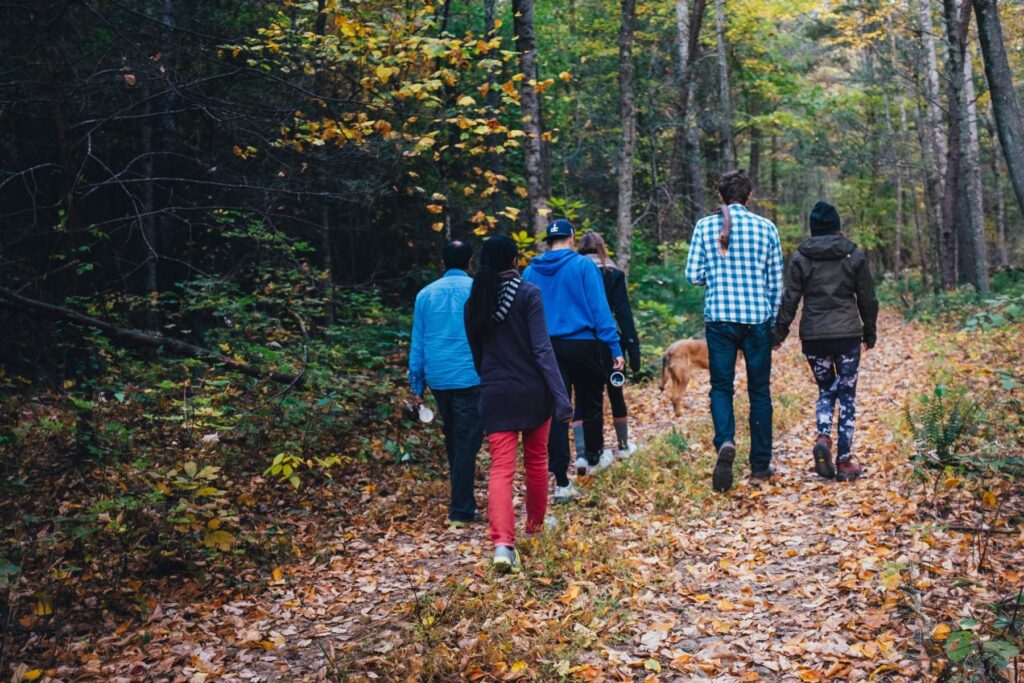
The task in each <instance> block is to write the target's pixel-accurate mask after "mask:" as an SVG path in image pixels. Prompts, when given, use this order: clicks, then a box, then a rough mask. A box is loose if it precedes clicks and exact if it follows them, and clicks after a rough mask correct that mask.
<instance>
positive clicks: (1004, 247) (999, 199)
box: [992, 154, 1010, 268]
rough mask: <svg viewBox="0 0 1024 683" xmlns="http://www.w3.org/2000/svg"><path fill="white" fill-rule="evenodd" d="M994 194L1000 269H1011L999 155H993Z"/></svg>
mask: <svg viewBox="0 0 1024 683" xmlns="http://www.w3.org/2000/svg"><path fill="white" fill-rule="evenodd" d="M992 178H993V179H994V180H993V183H992V186H993V187H992V193H993V194H994V195H995V204H996V234H997V235H999V267H1000V268H1009V267H1010V245H1009V243H1008V242H1007V241H1006V198H1005V197H1004V196H1003V173H1002V170H1001V169H1000V163H999V155H998V154H993V155H992Z"/></svg>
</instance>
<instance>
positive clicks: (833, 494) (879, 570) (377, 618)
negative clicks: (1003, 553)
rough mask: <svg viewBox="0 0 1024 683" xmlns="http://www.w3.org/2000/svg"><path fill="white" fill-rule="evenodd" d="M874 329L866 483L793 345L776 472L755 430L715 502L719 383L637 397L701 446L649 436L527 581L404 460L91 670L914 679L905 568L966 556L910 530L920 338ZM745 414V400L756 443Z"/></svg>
mask: <svg viewBox="0 0 1024 683" xmlns="http://www.w3.org/2000/svg"><path fill="white" fill-rule="evenodd" d="M879 329H880V335H879V336H880V339H881V342H880V344H879V346H878V347H877V349H875V350H872V351H870V352H868V353H867V354H866V355H865V359H864V363H863V368H862V372H861V376H860V392H859V406H858V407H859V411H860V413H859V416H858V432H857V436H856V445H855V448H856V452H857V453H858V455H859V456H860V457H861V458H862V460H863V462H864V463H865V464H866V466H867V468H868V472H867V474H866V476H865V477H864V478H862V479H861V480H859V481H857V482H855V483H851V484H836V483H834V482H826V481H823V480H820V479H818V478H817V477H816V476H815V475H814V473H813V469H812V467H811V464H810V458H809V455H808V453H809V449H810V445H811V441H810V439H811V435H812V431H813V427H812V425H813V421H812V419H813V397H814V396H815V395H816V394H815V392H814V388H813V384H812V381H811V377H810V373H809V371H808V370H807V368H806V366H805V364H804V360H803V357H802V356H801V355H800V353H799V343H798V342H796V341H795V340H790V341H788V342H787V344H786V345H785V346H784V348H783V350H782V351H781V352H779V353H777V355H776V367H775V370H774V380H773V391H774V400H775V405H776V422H777V424H779V425H781V428H777V429H776V461H775V466H776V469H777V470H778V471H779V473H780V476H779V477H777V481H776V483H774V484H772V485H770V486H767V485H754V484H750V483H749V482H748V480H747V476H746V475H747V464H746V459H745V444H744V443H743V442H742V441H741V442H740V444H739V454H740V457H738V458H737V474H738V475H739V476H738V478H737V486H736V488H734V489H733V491H732V492H731V493H730V494H729V495H728V496H724V497H723V496H715V495H711V494H710V493H709V492H708V490H707V489H708V488H709V485H710V482H709V479H710V461H709V460H708V458H707V456H705V455H703V454H704V453H705V451H707V450H708V446H707V443H706V442H707V441H708V438H707V427H706V423H707V422H708V421H709V419H708V416H707V412H706V391H707V381H706V375H705V376H704V377H703V378H702V381H700V382H698V383H697V385H696V386H693V387H692V388H691V391H690V392H689V394H688V397H687V403H688V406H689V408H688V410H687V411H686V415H685V417H684V418H683V419H682V420H680V421H678V422H675V423H674V421H673V420H671V419H670V415H671V409H670V407H669V406H668V404H667V401H663V400H661V399H660V397H658V395H657V389H656V385H653V384H648V385H646V386H643V387H633V388H632V389H631V392H632V402H631V404H630V405H631V407H632V408H633V412H634V415H635V419H634V424H635V431H636V433H637V434H638V435H639V436H640V438H641V440H642V441H645V442H648V443H652V442H653V441H654V440H655V435H657V434H659V433H663V432H665V431H666V430H668V429H670V428H671V427H672V426H673V423H674V426H675V427H676V428H677V429H678V430H679V431H680V432H681V433H683V434H686V435H687V436H688V437H689V442H690V446H689V449H688V451H687V452H686V453H683V454H682V457H681V459H680V456H679V454H678V453H677V452H673V449H671V448H666V447H664V445H663V446H662V447H661V448H660V449H658V448H653V447H652V448H644V449H642V450H641V451H640V452H639V453H638V454H637V455H636V456H634V457H633V458H632V459H630V460H629V461H626V462H622V463H617V464H616V465H615V467H614V468H613V469H612V470H611V471H609V472H606V473H602V474H599V475H597V476H595V477H591V479H590V480H589V481H585V482H583V487H584V489H585V492H586V494H587V495H585V496H584V498H583V500H582V501H581V502H580V503H579V504H578V505H575V506H571V507H565V508H559V509H556V510H555V514H556V515H557V517H558V522H559V523H558V527H557V528H556V530H554V531H552V532H549V533H548V534H546V535H545V537H544V538H542V539H541V540H540V541H539V542H533V543H530V542H528V543H525V544H524V545H523V554H524V561H525V565H526V570H525V571H524V573H523V574H522V575H521V576H518V577H496V576H494V575H492V574H491V572H490V571H489V567H488V560H489V558H490V543H489V541H488V539H487V531H486V526H476V527H473V528H469V529H464V530H459V531H450V530H448V529H447V527H446V526H444V525H443V520H444V485H443V482H439V481H423V480H421V479H418V478H417V476H416V474H415V471H414V469H409V470H406V474H405V475H404V476H402V477H400V478H399V479H398V481H397V482H395V483H394V487H393V489H390V490H386V488H385V484H384V483H383V482H381V483H378V484H376V485H375V484H369V485H367V486H365V487H364V491H363V497H362V501H361V502H360V504H359V506H358V507H353V508H352V509H351V510H350V511H348V513H345V514H342V515H341V516H339V517H338V519H337V520H320V523H321V524H324V525H330V524H334V523H337V524H338V528H337V530H336V533H334V536H333V538H334V541H333V543H332V544H330V545H329V546H325V547H324V548H323V551H322V553H320V554H319V555H318V556H316V557H307V558H301V559H300V560H299V561H298V562H297V563H295V564H293V565H291V566H283V567H281V568H280V569H274V570H271V569H268V570H267V572H268V575H269V576H268V579H267V583H268V585H267V588H266V589H265V590H264V591H263V592H261V593H255V594H241V595H234V596H231V597H229V598H225V599H224V600H223V601H217V602H213V603H211V602H205V603H202V604H194V605H184V604H163V605H160V606H159V608H157V609H156V610H155V611H154V612H153V613H152V614H151V616H150V619H149V623H147V624H144V625H143V626H142V627H141V628H140V629H139V631H138V632H130V631H129V632H126V633H118V634H116V635H112V636H110V637H109V638H107V639H105V640H103V641H101V642H100V643H98V644H97V646H96V647H95V649H94V650H93V651H92V652H91V653H88V654H86V653H83V659H84V668H83V670H82V675H83V677H87V674H89V673H91V674H93V675H95V679H96V680H99V679H101V678H102V679H105V680H141V679H159V680H165V678H166V679H167V680H170V679H175V680H196V681H198V680H251V681H257V680H260V681H270V680H304V679H306V678H310V679H314V678H327V679H346V680H364V679H376V678H379V679H381V680H390V679H395V678H399V677H400V678H401V679H405V678H408V677H411V678H412V679H413V680H415V679H416V678H417V677H418V676H420V675H425V674H426V673H427V672H435V673H436V672H437V671H439V670H440V669H439V664H438V662H442V661H443V662H447V663H448V665H449V666H450V669H449V673H448V674H447V675H440V674H438V676H439V679H441V680H455V679H459V678H463V677H464V678H465V679H468V680H513V679H518V678H523V679H535V680H547V679H549V678H550V677H551V676H553V675H555V673H556V672H557V674H561V675H565V676H567V678H569V679H572V680H644V679H647V678H649V679H650V680H699V679H704V678H707V679H712V680H719V681H737V680H738V681H754V680H803V681H817V680H828V679H850V680H860V679H869V678H872V677H873V679H874V680H894V679H895V680H908V679H913V678H916V676H915V675H914V674H913V672H914V671H916V668H915V667H916V666H917V663H916V662H915V661H914V660H912V659H908V657H907V655H906V654H905V653H906V650H905V647H904V645H906V644H907V643H908V642H910V640H911V639H912V638H913V637H914V636H913V633H914V628H913V627H915V626H917V627H918V631H917V632H920V629H921V628H927V625H922V624H916V625H915V624H914V623H913V622H912V621H911V622H908V621H907V618H906V617H905V616H900V615H899V614H897V608H896V600H895V598H894V597H893V595H894V593H895V589H896V588H897V586H898V585H899V584H900V583H901V582H902V581H903V580H906V579H907V578H908V577H907V576H906V575H905V574H906V570H905V569H904V567H905V566H906V564H907V563H908V562H911V561H912V562H913V563H915V565H916V566H919V567H920V566H925V567H927V566H934V567H937V568H941V567H948V566H949V562H951V561H955V558H951V556H950V555H949V552H950V547H946V546H944V542H947V541H948V542H949V543H952V541H949V538H948V536H946V537H945V539H946V541H944V542H938V543H935V544H933V545H928V544H925V543H922V542H921V540H920V537H919V536H918V535H917V534H915V533H913V532H912V528H911V527H910V523H911V522H912V515H913V513H914V510H915V509H916V506H917V505H919V501H918V500H917V499H916V498H915V495H914V494H913V493H912V492H911V489H910V486H909V485H908V484H907V483H906V475H907V473H908V468H909V466H908V464H907V454H906V453H905V452H901V448H900V447H899V444H898V442H897V440H896V438H895V437H894V435H893V426H894V425H895V424H896V422H897V421H898V420H899V414H900V409H901V406H902V405H903V404H904V402H905V400H906V399H907V397H908V395H909V394H910V392H911V391H918V390H919V389H920V386H919V385H921V384H922V383H923V382H924V381H926V380H927V373H926V372H925V369H926V368H927V366H928V363H929V362H930V361H929V358H928V356H927V355H926V354H925V353H923V352H922V349H921V348H920V342H921V341H922V339H923V338H924V335H925V330H924V328H919V327H917V326H915V325H908V324H904V323H903V322H902V321H901V320H900V319H899V318H898V317H897V316H896V315H895V313H894V312H892V311H883V314H882V319H881V321H880V325H879ZM739 374H740V379H739V381H738V385H739V386H738V392H737V396H738V397H740V396H742V394H743V393H744V389H743V385H742V377H743V373H742V372H740V373H739ZM745 410H746V404H745V401H744V400H737V415H738V420H737V422H738V424H739V425H740V428H739V431H740V433H741V434H742V433H743V432H745ZM677 443H678V441H677ZM666 462H669V463H674V466H675V467H677V468H679V471H680V472H683V471H688V472H687V474H685V475H680V476H685V477H688V478H686V479H681V480H678V481H685V482H690V486H692V489H690V490H687V489H685V488H681V489H680V488H679V487H678V486H677V485H676V484H677V483H678V481H676V480H672V479H671V475H672V473H671V472H668V470H667V467H668V466H666V465H665V464H664V463H666ZM484 472H486V469H485V468H484V470H483V472H482V473H481V475H480V477H481V480H483V479H484V476H485V475H484ZM663 480H667V481H668V482H671V485H668V486H666V485H665V482H664V481H663ZM385 494H386V495H385ZM481 502H482V501H481ZM520 510H521V508H520ZM520 514H521V513H520ZM520 524H521V519H520ZM566 567H568V568H569V569H568V570H567V569H565V568H566ZM901 572H903V574H902V575H901ZM916 580H917V581H918V585H919V586H920V585H926V584H921V581H922V580H924V579H916ZM925 632H927V631H925ZM142 634H148V635H145V637H142ZM143 643H144V644H143ZM503 648H504V649H503ZM509 648H511V649H509ZM501 653H505V654H509V655H510V656H509V657H508V660H507V661H504V660H502V659H499V656H500V655H501ZM517 653H518V654H517ZM557 653H561V655H559V654H557ZM531 656H536V657H538V658H539V659H531ZM546 656H548V657H552V658H551V659H547V660H545V659H544V657H546ZM399 672H400V675H399ZM455 672H459V673H458V674H455ZM897 672H898V673H897ZM83 679H84V678H83Z"/></svg>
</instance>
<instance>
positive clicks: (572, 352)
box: [548, 337, 607, 486]
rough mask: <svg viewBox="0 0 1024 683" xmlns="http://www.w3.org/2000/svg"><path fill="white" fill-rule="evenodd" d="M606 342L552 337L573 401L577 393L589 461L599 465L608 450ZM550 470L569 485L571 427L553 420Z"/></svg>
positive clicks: (579, 417)
mask: <svg viewBox="0 0 1024 683" xmlns="http://www.w3.org/2000/svg"><path fill="white" fill-rule="evenodd" d="M603 346H604V343H603V342H600V341H598V340H596V339H561V338H559V337H552V338H551V348H552V349H553V350H554V352H555V360H556V361H557V362H558V369H559V371H560V372H561V373H562V382H563V383H564V384H565V390H566V391H567V392H568V393H569V399H570V400H571V399H572V395H573V392H574V391H575V393H576V416H577V419H580V420H583V442H584V445H585V447H586V455H587V461H588V462H589V463H590V464H591V465H596V464H597V461H598V459H599V458H600V457H601V451H603V450H604V421H603V415H604V383H605V379H606V378H607V372H606V371H605V367H604V363H603V362H602V361H601V347H603ZM548 469H549V470H550V471H551V472H552V473H553V474H554V475H555V481H556V483H557V484H558V485H559V486H566V485H568V483H569V479H568V470H569V425H567V424H566V423H565V422H561V421H559V420H552V421H551V434H550V437H549V438H548Z"/></svg>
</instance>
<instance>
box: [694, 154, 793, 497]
mask: <svg viewBox="0 0 1024 683" xmlns="http://www.w3.org/2000/svg"><path fill="white" fill-rule="evenodd" d="M751 189H752V188H751V182H750V178H749V177H747V174H746V173H744V172H743V171H730V172H729V173H726V174H725V175H723V176H722V177H721V179H720V180H719V183H718V193H719V196H720V198H721V200H722V207H721V211H720V212H719V213H717V214H715V215H712V216H707V217H706V218H703V219H701V220H700V221H699V222H698V223H697V225H696V226H695V227H694V230H693V240H692V241H691V243H690V255H689V258H688V259H687V262H686V279H687V280H688V281H689V282H690V284H694V285H701V286H704V287H706V288H707V289H706V292H705V295H704V321H705V336H706V337H707V342H708V370H709V372H710V375H711V420H712V422H713V423H714V426H715V449H716V451H717V452H718V461H717V462H716V463H715V471H714V474H713V475H712V478H711V481H712V485H713V486H714V489H715V490H716V491H720V492H724V491H728V490H729V489H730V488H732V463H733V460H734V459H735V457H736V443H735V437H736V419H735V417H734V415H733V407H732V398H733V393H734V387H733V384H734V380H735V374H736V355H737V352H738V351H743V359H744V361H745V362H746V366H747V393H748V394H749V396H750V470H751V475H750V476H751V478H752V479H754V480H755V481H768V480H769V479H770V478H771V477H772V475H773V474H775V472H774V471H773V470H772V468H771V460H772V395H771V371H772V329H773V327H774V326H775V315H776V314H777V313H778V310H779V303H780V301H781V299H782V288H783V282H782V247H781V245H780V243H779V231H778V229H777V228H776V227H775V224H773V223H772V222H771V221H769V220H768V219H766V218H763V217H761V216H758V215H757V214H755V213H753V212H751V211H748V210H747V207H746V203H747V201H748V200H749V199H750V193H751Z"/></svg>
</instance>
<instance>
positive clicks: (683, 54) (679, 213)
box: [658, 0, 706, 242]
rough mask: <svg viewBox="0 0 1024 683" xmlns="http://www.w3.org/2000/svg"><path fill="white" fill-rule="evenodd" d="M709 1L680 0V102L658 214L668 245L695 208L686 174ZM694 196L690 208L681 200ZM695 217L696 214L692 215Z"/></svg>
mask: <svg viewBox="0 0 1024 683" xmlns="http://www.w3.org/2000/svg"><path fill="white" fill-rule="evenodd" d="M705 6H706V0H694V2H693V5H692V7H691V6H690V2H689V0H676V3H675V8H676V52H677V58H678V59H677V64H676V74H677V75H676V87H677V88H678V89H679V91H678V96H677V99H676V110H675V130H674V131H673V135H672V155H671V157H670V158H669V165H668V173H667V174H666V176H665V181H664V182H663V183H662V185H661V189H660V192H661V194H662V202H661V204H660V206H659V211H658V233H659V234H660V235H662V236H664V239H665V240H666V241H668V242H673V241H675V240H678V239H680V238H681V236H682V233H683V232H684V230H683V226H684V225H685V224H687V223H688V221H687V218H686V215H685V214H686V212H687V211H688V209H689V207H692V205H693V199H692V194H690V192H688V188H686V187H684V184H683V176H684V175H686V173H685V170H686V160H687V159H688V156H687V136H688V134H689V131H690V126H691V121H692V118H693V117H692V115H691V113H690V102H691V101H692V94H693V87H692V83H693V63H694V61H695V60H696V58H697V48H698V41H697V37H698V36H699V35H700V29H701V24H702V23H703V21H704V8H705ZM688 185H689V186H690V188H692V184H688ZM684 194H689V195H690V201H688V202H686V204H688V205H689V207H687V208H684V207H683V206H680V197H681V196H682V195H684ZM690 216H691V217H692V216H693V214H692V213H690Z"/></svg>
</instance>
